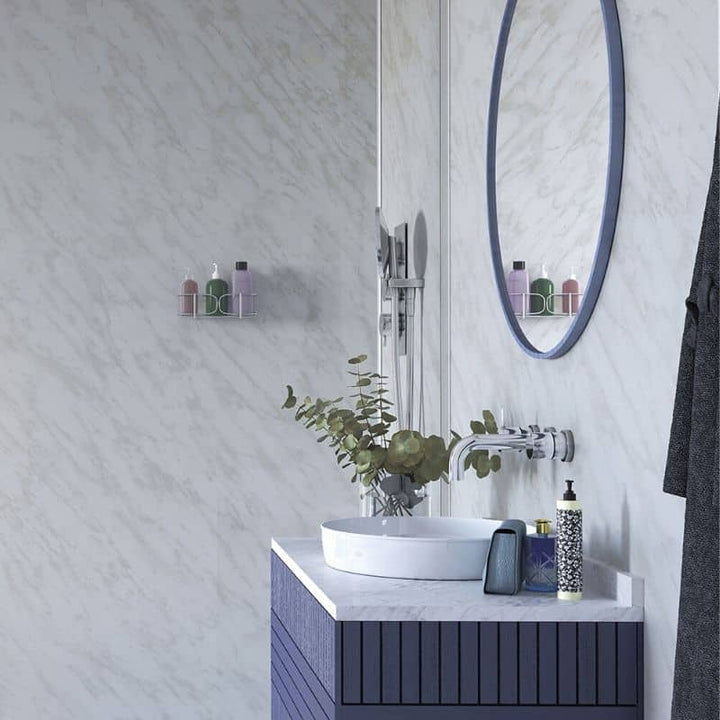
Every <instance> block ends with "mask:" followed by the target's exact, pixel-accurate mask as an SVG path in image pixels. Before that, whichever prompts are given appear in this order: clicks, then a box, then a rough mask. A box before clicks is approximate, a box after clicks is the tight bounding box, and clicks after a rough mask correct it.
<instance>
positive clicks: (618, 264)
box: [451, 0, 718, 720]
mask: <svg viewBox="0 0 720 720" xmlns="http://www.w3.org/2000/svg"><path fill="white" fill-rule="evenodd" d="M504 5H505V3H504V2H503V0H492V1H491V2H484V3H477V2H475V1H474V0H452V2H451V13H452V14H451V107H452V117H451V183H452V185H451V198H452V220H451V273H452V317H451V320H452V328H453V334H452V373H451V392H452V395H451V398H452V424H453V426H463V425H464V424H465V423H466V421H467V420H468V419H469V418H470V417H471V416H475V415H477V413H478V410H479V409H481V408H483V407H491V408H494V409H496V410H497V409H499V408H500V407H501V406H504V407H505V409H506V411H507V412H508V413H509V415H510V419H511V420H514V421H516V422H523V423H534V422H537V423H539V424H543V423H545V424H553V425H556V426H557V427H569V428H572V429H573V430H574V431H575V433H576V439H577V458H576V461H575V462H574V463H573V464H572V465H571V466H561V465H555V464H550V463H544V462H538V463H536V464H532V465H531V464H529V463H528V461H526V460H524V459H521V458H520V457H511V458H504V460H503V465H504V467H503V470H502V472H501V473H500V474H499V475H494V476H492V477H491V478H489V479H488V480H485V481H482V482H479V481H478V480H476V479H472V478H471V476H470V474H469V473H468V475H467V478H466V479H465V480H464V481H463V482H462V483H461V484H459V485H458V486H456V487H455V488H453V498H452V500H453V502H452V505H453V508H454V512H455V514H458V515H471V516H493V517H507V516H513V517H514V516H519V517H526V518H533V517H541V516H550V517H552V516H553V515H554V503H555V499H556V498H557V497H558V496H559V495H560V493H561V487H562V484H563V482H562V481H563V480H564V479H565V478H566V477H571V478H574V479H575V480H576V481H577V490H578V494H579V497H580V499H581V500H582V501H583V503H584V508H585V528H586V530H585V538H586V542H587V551H588V553H589V554H590V555H592V556H594V557H597V558H599V559H601V560H605V561H608V562H610V563H612V564H613V565H616V566H618V567H620V568H623V569H625V570H628V571H630V572H632V573H634V574H637V575H640V576H642V577H644V578H645V582H646V585H645V587H646V594H645V612H646V615H645V618H646V623H647V626H646V628H647V629H646V653H645V663H646V683H645V688H646V716H647V717H648V718H653V720H667V719H668V718H669V717H670V696H671V690H672V667H673V660H674V646H675V630H676V615H677V606H678V595H679V578H680V560H681V543H682V533H683V512H684V502H683V501H682V500H680V499H677V498H674V497H670V496H667V495H664V494H663V493H662V474H663V468H664V462H665V453H666V448H667V440H668V433H669V427H670V420H671V414H672V403H673V398H674V385H675V377H676V372H677V362H678V356H679V350H680V336H681V331H682V324H683V318H684V312H685V309H684V302H683V301H684V299H685V296H686V293H687V290H688V287H689V283H690V276H691V270H692V264H693V260H694V255H695V250H696V246H697V240H698V235H699V230H700V225H701V220H702V214H703V208H704V203H705V195H706V192H707V185H708V180H709V177H710V168H711V160H712V157H711V156H712V146H713V139H714V132H715V115H716V110H717V105H716V103H717V86H718V83H717V2H716V0H701V1H700V2H694V3H692V4H688V3H685V2H682V1H681V0H669V1H668V2H662V3H659V2H656V1H654V0H632V2H629V1H627V0H620V2H619V12H620V21H621V26H622V30H623V38H624V48H625V61H626V80H627V112H628V114H627V145H626V152H625V175H624V184H623V190H622V199H621V206H620V217H619V222H618V228H617V236H616V239H615V246H614V248H613V254H612V257H611V259H610V266H609V270H608V274H607V278H606V281H605V286H604V289H603V293H602V295H601V297H600V301H599V303H598V305H597V308H596V310H595V314H594V315H593V318H592V321H591V322H590V325H589V327H588V329H587V331H586V333H585V335H584V336H583V337H582V339H581V340H580V342H579V343H578V345H577V346H576V347H575V348H574V349H573V350H572V351H571V352H570V354H568V355H566V356H565V357H563V358H561V359H559V360H554V361H538V360H533V359H531V358H529V357H527V356H526V355H525V354H524V353H523V352H522V351H521V350H520V348H519V347H518V346H517V345H516V343H515V341H514V340H513V339H512V337H511V336H510V334H509V332H508V330H507V328H506V326H505V321H504V318H503V315H502V311H501V309H500V305H499V303H498V300H497V296H496V289H495V283H494V280H493V277H492V269H491V263H490V252H489V248H488V242H489V241H488V235H487V221H486V207H485V184H484V177H485V134H486V116H487V105H488V98H489V89H490V77H491V72H492V62H493V53H494V49H495V43H496V39H497V33H498V29H499V26H500V20H501V16H502V11H503V8H504Z"/></svg>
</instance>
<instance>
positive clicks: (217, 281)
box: [205, 263, 228, 315]
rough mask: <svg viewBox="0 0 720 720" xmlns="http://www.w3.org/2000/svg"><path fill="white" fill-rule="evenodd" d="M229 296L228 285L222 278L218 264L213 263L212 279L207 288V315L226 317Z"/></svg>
mask: <svg viewBox="0 0 720 720" xmlns="http://www.w3.org/2000/svg"><path fill="white" fill-rule="evenodd" d="M227 294H228V284H227V283H226V282H225V281H224V280H223V279H222V278H221V277H220V271H219V270H218V264H217V263H213V272H212V277H211V278H210V280H208V282H207V285H206V286H205V295H206V298H205V314H206V315H226V314H227V311H228V303H227V301H228V299H227ZM223 296H224V297H223Z"/></svg>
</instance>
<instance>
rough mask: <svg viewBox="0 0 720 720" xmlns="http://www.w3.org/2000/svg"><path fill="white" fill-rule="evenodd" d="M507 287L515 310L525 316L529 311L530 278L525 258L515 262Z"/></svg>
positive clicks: (509, 274) (517, 313)
mask: <svg viewBox="0 0 720 720" xmlns="http://www.w3.org/2000/svg"><path fill="white" fill-rule="evenodd" d="M507 289H508V294H509V295H510V304H511V305H512V309H513V312H514V313H515V314H516V315H519V316H520V317H525V316H526V315H527V312H528V293H529V292H530V279H529V278H528V274H527V270H526V269H525V262H524V261H523V260H515V262H513V269H512V270H511V271H510V272H509V273H508V283H507Z"/></svg>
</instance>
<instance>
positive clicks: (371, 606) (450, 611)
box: [272, 538, 644, 622]
mask: <svg viewBox="0 0 720 720" xmlns="http://www.w3.org/2000/svg"><path fill="white" fill-rule="evenodd" d="M272 549H273V552H275V553H276V554H277V555H278V557H279V558H280V559H281V560H282V561H283V562H284V563H285V564H286V565H287V566H288V567H289V568H290V570H291V571H292V572H293V574H294V575H295V576H296V577H297V578H298V579H299V580H300V582H302V584H303V585H304V586H305V587H306V588H307V589H308V590H309V591H310V593H312V595H313V596H314V597H315V599H316V600H317V601H318V602H319V603H320V604H321V605H322V606H323V607H324V608H325V610H327V612H328V613H329V614H330V616H331V617H332V618H334V619H335V620H380V621H383V620H384V621H388V620H439V621H442V620H445V621H448V620H449V621H453V620H456V621H460V620H465V621H472V622H480V621H504V622H641V621H642V620H643V586H644V584H643V581H642V580H641V579H640V578H637V577H634V576H632V575H629V574H628V573H623V572H619V571H617V570H615V569H614V568H611V567H609V566H608V565H605V564H603V563H599V562H597V561H594V560H590V559H589V558H586V559H585V578H584V583H585V587H584V593H583V599H582V600H580V601H578V602H567V601H562V600H558V599H557V598H556V597H555V595H552V594H549V595H544V594H543V593H531V592H522V593H519V594H518V595H485V594H484V593H483V586H482V581H477V580H461V581H453V580H451V581H440V580H397V579H391V578H379V577H371V576H369V575H354V574H352V573H345V572H341V571H339V570H333V569H332V568H330V567H328V566H327V565H326V564H325V561H324V559H323V554H322V547H321V544H320V540H316V539H308V538H273V541H272Z"/></svg>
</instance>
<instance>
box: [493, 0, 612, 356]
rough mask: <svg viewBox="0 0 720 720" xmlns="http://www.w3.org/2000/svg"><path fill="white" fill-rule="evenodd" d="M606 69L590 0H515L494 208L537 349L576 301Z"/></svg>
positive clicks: (593, 217) (599, 146)
mask: <svg viewBox="0 0 720 720" xmlns="http://www.w3.org/2000/svg"><path fill="white" fill-rule="evenodd" d="M609 94H610V93H609V79H608V56H607V49H606V40H605V28H604V24H603V15H602V9H601V5H600V2H599V1H598V0H573V2H571V3H568V2H566V0H518V2H517V7H516V9H515V14H514V18H513V22H512V26H511V30H510V37H509V41H508V47H507V51H506V55H505V65H504V69H503V75H502V87H501V94H500V100H499V111H498V125H497V155H496V158H497V161H496V173H497V175H496V177H497V185H496V190H497V211H498V230H499V237H500V243H501V252H502V262H503V268H504V272H505V278H506V282H507V289H508V292H509V294H510V302H511V305H512V309H513V312H514V313H515V315H516V317H517V318H518V321H519V323H520V326H521V328H522V330H523V332H524V333H525V335H526V337H527V338H528V340H529V341H530V342H531V343H532V344H533V345H534V346H535V347H536V348H537V349H538V350H540V351H547V350H549V349H550V348H552V347H554V346H555V345H557V343H558V342H559V341H560V340H561V339H562V337H563V336H564V335H565V334H566V333H567V331H568V330H569V328H570V326H571V324H572V322H573V319H574V317H575V316H576V315H577V312H578V310H579V308H580V306H581V305H582V302H583V293H584V290H585V288H586V286H587V282H588V278H589V275H590V271H591V269H592V265H593V258H594V255H595V250H596V246H597V243H598V235H599V230H600V225H601V220H602V214H603V205H604V199H605V183H606V175H607V163H608V137H609Z"/></svg>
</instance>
